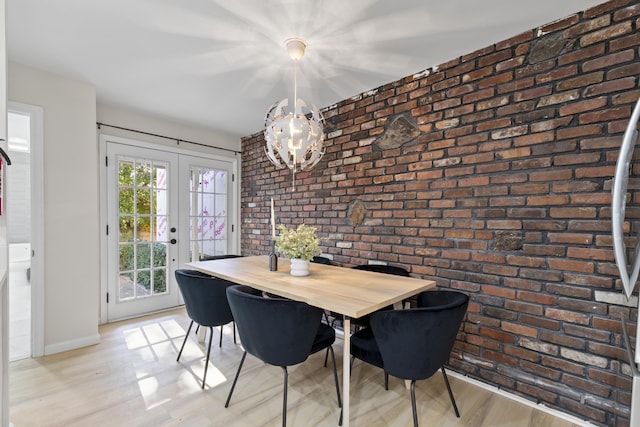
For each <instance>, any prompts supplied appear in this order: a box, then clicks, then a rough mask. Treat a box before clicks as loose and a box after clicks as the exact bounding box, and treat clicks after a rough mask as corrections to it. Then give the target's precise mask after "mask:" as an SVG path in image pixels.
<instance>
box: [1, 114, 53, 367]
mask: <svg viewBox="0 0 640 427" xmlns="http://www.w3.org/2000/svg"><path fill="white" fill-rule="evenodd" d="M42 117H43V112H42V108H40V107H36V106H32V105H27V104H21V103H16V102H8V111H7V136H8V149H9V155H10V157H11V159H12V165H11V167H10V168H7V188H8V191H7V195H6V197H7V223H8V227H7V240H8V245H9V293H10V297H9V360H10V361H14V360H19V359H24V358H29V357H31V356H41V355H42V353H43V335H42V331H43V328H42V327H41V325H40V323H41V319H42V318H43V317H44V316H43V315H44V313H43V311H42V306H41V304H39V303H38V302H39V301H40V300H41V298H40V297H41V289H42V288H41V286H42V273H41V272H42V270H41V266H42V262H41V260H42V256H41V251H40V249H39V248H41V247H42V246H41V245H42V239H43V237H42V228H43V227H42V221H43V212H42V208H43V206H42V201H41V194H42V167H41V158H42V123H43V122H42Z"/></svg>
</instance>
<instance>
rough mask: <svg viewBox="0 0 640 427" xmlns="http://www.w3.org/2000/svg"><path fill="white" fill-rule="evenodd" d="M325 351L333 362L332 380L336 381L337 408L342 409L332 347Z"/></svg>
mask: <svg viewBox="0 0 640 427" xmlns="http://www.w3.org/2000/svg"><path fill="white" fill-rule="evenodd" d="M327 351H331V361H332V362H333V379H334V380H335V381H336V394H337V395H338V407H340V408H342V398H341V397H340V382H339V381H338V368H337V367H336V355H335V353H334V352H333V347H332V346H329V347H328V348H327Z"/></svg>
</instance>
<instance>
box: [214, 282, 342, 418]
mask: <svg viewBox="0 0 640 427" xmlns="http://www.w3.org/2000/svg"><path fill="white" fill-rule="evenodd" d="M227 298H228V300H229V305H230V306H231V311H232V312H233V317H234V319H235V322H236V326H237V327H238V333H239V334H240V341H241V342H242V346H243V347H244V354H243V355H242V359H241V360H240V365H239V366H238V371H237V372H236V376H235V378H234V380H233V384H232V385H231V389H230V390H229V396H228V397H227V402H226V403H225V405H224V406H225V408H226V407H228V406H229V402H230V401H231V395H232V394H233V390H234V388H235V386H236V382H237V381H238V377H239V376H240V370H241V369H242V365H243V364H244V360H245V358H246V357H247V353H249V354H251V355H253V356H255V357H257V358H258V359H260V360H262V361H263V362H265V363H268V364H270V365H274V366H280V367H281V368H282V371H283V374H284V392H283V404H282V425H283V426H286V423H287V383H288V371H287V367H288V366H292V365H297V364H298V363H302V362H304V361H305V360H307V358H308V357H309V356H310V355H311V354H313V353H315V352H317V351H320V350H324V349H325V348H328V349H329V350H330V352H331V357H332V359H333V376H334V380H335V382H336V394H337V396H338V406H339V407H342V400H341V398H340V387H339V384H338V371H337V370H336V360H335V355H334V353H333V348H332V347H331V345H332V344H333V342H334V341H335V332H334V330H333V328H331V327H329V326H327V325H325V324H323V323H322V322H321V317H322V310H321V309H319V308H317V307H312V306H310V305H308V304H305V303H303V302H299V301H294V300H290V299H285V298H278V297H263V296H262V293H261V292H260V291H258V290H255V289H253V288H251V287H249V286H240V285H237V286H231V287H229V288H227Z"/></svg>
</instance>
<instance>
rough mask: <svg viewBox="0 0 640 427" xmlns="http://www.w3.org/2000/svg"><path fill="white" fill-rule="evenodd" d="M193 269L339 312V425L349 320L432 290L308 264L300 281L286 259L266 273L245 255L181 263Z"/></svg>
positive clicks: (407, 280)
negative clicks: (341, 335)
mask: <svg viewBox="0 0 640 427" xmlns="http://www.w3.org/2000/svg"><path fill="white" fill-rule="evenodd" d="M186 265H187V266H188V267H190V268H193V269H195V270H199V271H201V272H204V273H207V274H210V275H212V276H215V277H219V278H222V279H225V280H228V281H231V282H235V283H238V284H242V285H247V286H251V287H252V288H255V289H259V290H261V291H264V292H268V293H271V294H275V295H279V296H282V297H285V298H290V299H293V300H296V301H303V302H305V303H307V304H309V305H312V306H315V307H319V308H322V309H324V310H330V311H332V312H334V313H339V314H341V315H342V316H343V317H344V319H343V322H344V323H343V327H344V331H345V334H344V347H343V357H342V369H343V371H342V375H343V376H342V387H343V394H344V398H343V410H344V419H343V425H344V426H345V427H349V392H350V390H349V377H350V375H349V369H350V365H349V363H350V349H351V340H350V334H349V332H348V331H350V329H351V319H354V318H359V317H362V316H364V315H367V314H370V313H372V312H374V311H376V310H378V309H381V308H383V307H387V306H389V305H394V306H396V307H398V306H399V305H400V304H401V303H402V301H403V300H405V299H407V298H410V297H412V296H414V295H416V294H418V293H420V292H422V291H426V290H429V289H431V288H433V287H435V285H436V284H435V282H434V281H433V280H424V279H417V278H414V277H403V276H394V275H390V274H383V273H376V272H371V271H365V270H357V269H352V268H344V267H338V266H333V265H326V264H316V263H311V266H310V274H309V275H308V276H304V277H297V276H292V275H291V274H289V269H290V263H289V260H287V259H279V260H278V270H277V271H269V259H268V257H267V256H248V257H239V258H227V259H217V260H211V261H198V262H190V263H186Z"/></svg>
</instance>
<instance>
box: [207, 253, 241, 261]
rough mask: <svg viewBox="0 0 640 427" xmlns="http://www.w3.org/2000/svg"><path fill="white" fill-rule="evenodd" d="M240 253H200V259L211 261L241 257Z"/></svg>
mask: <svg viewBox="0 0 640 427" xmlns="http://www.w3.org/2000/svg"><path fill="white" fill-rule="evenodd" d="M241 257H242V255H232V254H227V255H200V261H212V260H216V259H227V258H241Z"/></svg>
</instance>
